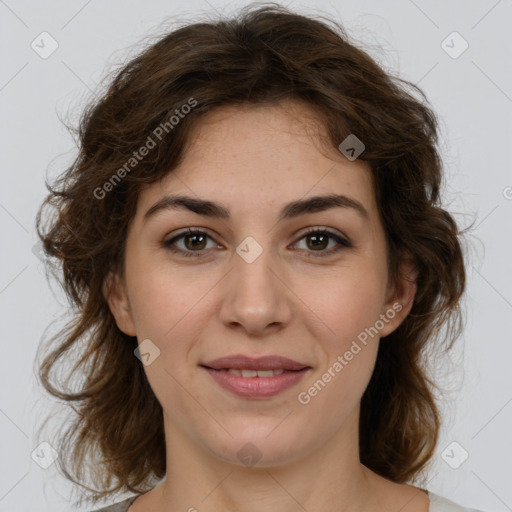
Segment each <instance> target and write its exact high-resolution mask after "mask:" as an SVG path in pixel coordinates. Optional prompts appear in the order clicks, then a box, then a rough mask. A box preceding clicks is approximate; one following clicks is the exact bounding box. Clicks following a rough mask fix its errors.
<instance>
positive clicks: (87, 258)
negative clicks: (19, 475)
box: [37, 3, 465, 502]
mask: <svg viewBox="0 0 512 512" xmlns="http://www.w3.org/2000/svg"><path fill="white" fill-rule="evenodd" d="M414 91H415V92H418V93H419V94H420V95H421V97H422V98H423V100H425V101H421V100H420V99H418V98H416V97H415V96H414V95H413V94H412V93H413V92H414ZM283 99H297V100H302V101H305V102H306V103H308V104H309V105H311V106H312V107H313V108H314V110H315V112H316V114H317V115H318V116H319V118H320V119H321V120H322V123H323V125H324V126H325V128H326V130H327V133H328V136H329V141H330V143H331V144H332V146H333V147H335V148H338V145H339V144H340V143H341V142H342V141H343V140H345V138H346V137H347V136H348V135H350V134H355V135H356V136H357V138H359V139H360V140H361V141H363V142H364V144H365V146H366V147H365V150H364V152H363V153H362V154H361V155H360V156H359V158H360V159H361V160H362V161H365V162H367V163H368V164H369V166H370V170H371V175H372V180H373V183H374V189H375V194H376V200H377V205H378V208H379V212H380V215H381V218H382V222H383V226H384V229H385V234H386V240H387V250H388V261H389V276H390V279H391V280H392V281H393V282H396V280H397V278H398V277H399V273H398V272H399V263H400V261H401V258H402V257H404V255H405V254H408V255H410V256H411V257H412V259H413V261H414V263H415V267H416V269H417V271H418V277H417V293H416V297H415V300H414V304H413V307H412V310H411V312H410V314H409V315H408V316H407V318H406V319H405V320H404V321H403V322H402V324H401V325H400V326H399V327H398V328H397V329H396V330H395V331H394V332H393V333H392V334H390V335H389V336H388V337H387V338H386V339H385V340H383V341H384V342H382V343H381V344H380V348H379V353H378V357H377V362H376V367H375V370H374V373H373V375H372V378H371V381H370V383H369V385H368V387H367V389H366V391H365V393H364V395H363V397H362V403H361V418H360V429H359V430H360V459H361V462H362V463H363V464H364V465H365V466H367V467H368V468H370V469H371V470H373V471H374V472H376V473H378V474H380V475H382V476H384V477H385V478H388V479H390V480H392V481H394V482H399V483H403V482H406V481H408V480H411V479H413V478H416V477H417V476H418V474H419V473H420V471H421V470H424V469H425V467H426V464H427V462H428V461H429V459H430V458H431V456H432V454H433V452H434V449H435V446H436V443H437V439H438V432H439V428H440V417H439V412H438V408H437V406H436V403H435V399H434V395H433V389H434V388H435V384H434V383H433V382H432V381H431V380H430V379H429V377H428V376H427V372H426V368H425V366H424V364H422V361H421V356H422V354H423V352H424V350H426V348H427V346H428V347H430V346H431V345H432V344H433V343H437V344H438V346H440V345H441V344H443V343H444V344H446V349H448V348H451V347H452V345H453V342H454V341H455V340H456V338H458V336H459V335H460V333H461V329H462V312H461V309H460V299H461V297H462V294H463V291H464V288H465V269H464V261H463V254H462V250H461V244H460V241H459V238H458V237H459V236H461V235H462V234H463V232H459V231H458V229H457V225H456V223H455V221H454V219H453V218H452V216H450V214H449V213H447V211H445V210H444V209H443V208H441V206H440V187H441V180H442V176H443V175H442V162H441V159H440V156H439V153H438V150H437V147H436V146H437V141H438V133H437V132H438V121H437V118H436V115H435V114H434V112H433V111H432V110H431V109H430V108H429V106H427V103H428V102H427V101H426V97H425V94H424V93H423V92H422V91H421V90H420V89H419V88H418V87H417V86H416V85H414V84H412V83H410V82H408V81H406V80H404V79H401V78H399V77H397V76H393V75H391V74H390V73H389V72H385V71H384V70H383V69H382V68H381V67H380V66H379V65H377V63H376V62H375V61H374V60H373V59H372V58H371V57H370V56H369V55H368V54H367V53H365V52H364V51H362V50H361V49H359V48H358V47H357V46H356V45H355V43H350V42H349V37H348V36H347V34H346V33H345V30H344V29H343V27H342V26H340V25H339V24H338V23H336V22H334V21H332V20H329V19H324V20H317V19H313V17H309V16H303V15H299V14H297V13H293V12H291V11H290V10H288V9H287V8H284V7H282V6H279V5H277V4H274V3H270V4H269V5H266V6H258V8H257V9H256V8H255V7H254V6H253V5H249V6H247V7H245V8H244V9H242V10H241V11H240V12H239V13H238V14H237V15H236V16H235V17H234V18H232V19H222V20H215V21H211V22H198V23H194V24H188V25H186V26H182V27H180V28H178V29H176V30H173V31H171V32H170V33H168V34H167V35H165V37H162V38H161V39H159V40H158V41H157V42H156V43H154V44H152V45H151V46H150V47H148V48H146V49H145V50H144V51H143V52H141V53H140V54H139V55H138V56H137V57H136V58H134V59H133V60H131V61H130V62H128V63H127V64H126V65H124V67H122V69H120V70H119V71H118V72H117V73H116V74H115V76H114V78H113V80H112V81H111V83H110V84H109V87H108V90H107V91H106V92H105V93H104V94H103V95H102V96H101V98H100V99H99V100H97V101H95V102H94V103H92V104H90V105H89V106H88V108H87V109H86V110H85V112H84V113H83V116H82V118H81V121H80V127H79V154H78V156H77V158H76V160H75V161H74V163H73V164H72V165H71V166H70V167H69V168H68V169H66V170H65V171H64V172H63V174H62V175H61V176H60V178H59V179H58V180H56V182H55V183H54V185H53V186H50V185H47V186H48V189H49V191H50V194H49V195H48V197H47V198H46V200H45V202H44V203H43V205H42V206H41V209H40V210H39V212H38V215H37V230H38V234H39V236H40V237H41V240H42V242H43V245H44V250H45V252H46V254H47V255H48V256H50V257H53V261H56V263H57V265H56V267H55V268H54V270H55V272H56V273H57V274H58V275H59V276H60V277H61V285H62V286H63V288H64V290H65V292H66V294H67V296H68V298H69V300H70V302H71V304H72V306H73V307H74V311H73V314H74V316H73V318H72V320H71V321H70V322H69V323H68V324H67V325H66V326H65V327H64V328H63V329H62V330H61V331H60V332H58V333H57V335H55V336H54V337H53V338H52V339H51V340H50V342H51V343H54V342H55V343H56V345H55V347H53V348H52V350H51V351H50V352H49V353H48V354H47V355H46V356H45V358H44V360H43V361H42V363H41V365H40V367H39V378H40V380H41V382H42V384H43V385H44V387H45V389H46V390H47V391H48V392H49V393H51V394H52V395H53V396H55V397H57V398H59V399H61V400H63V401H64V403H68V404H70V405H72V404H76V408H75V407H73V405H72V407H73V409H74V410H75V411H76V412H77V417H76V418H75V420H74V421H73V422H72V424H71V425H70V426H69V428H68V429H67V430H66V431H65V432H64V433H63V434H62V435H61V437H60V439H59V452H60V454H61V458H60V459H59V465H60V468H61V471H62V472H63V473H64V474H65V476H66V477H67V478H68V479H70V480H72V481H73V482H75V483H78V484H79V485H80V486H83V487H85V488H87V489H89V491H90V498H89V499H90V500H93V501H94V502H97V501H98V500H100V499H102V498H104V497H108V496H109V495H111V494H113V493H117V492H118V491H132V492H136V493H140V492H146V491H147V490H149V488H150V487H151V485H150V480H151V479H152V478H154V477H156V478H158V479H160V478H162V477H163V476H164V475H165V471H166V461H165V441H164V431H163V417H162V408H161V406H160V404H159V402H158V401H157V399H156V397H155V395H154V394H153V391H152V389H151V387H150V385H149V383H148V381H147V379H146V376H145V373H144V370H143V365H142V364H141V362H140V361H139V359H138V358H136V357H135V356H134V349H135V348H136V347H137V340H136V338H135V337H131V336H127V335H126V334H124V333H123V332H121V331H120V330H119V329H118V327H117V325H116V323H115V321H114V318H113V315H112V314H111V312H110V310H109V307H108V304H107V302H106V300H105V298H104V295H103V293H102V286H103V284H104V281H105V278H106V276H107V273H108V272H109V271H113V272H119V273H122V271H123V260H124V242H125V238H126V233H127V228H128V223H129V221H130V219H131V218H132V217H133V215H134V213H135V208H136V204H137V198H138V195H139V192H140V190H141V189H142V187H144V186H145V185H147V184H149V183H152V182H155V181H157V180H159V179H161V178H162V177H164V176H165V175H166V174H167V173H169V172H171V171H172V169H173V168H175V167H176V166H177V165H178V163H179V162H180V159H181V158H182V156H183V154H184V152H185V150H186V147H187V143H188V142H189V134H190V132H191V130H192V128H193V127H194V126H195V125H196V123H197V122H198V121H200V120H201V116H202V114H204V113H206V112H208V111H210V110H211V109H213V108H217V107H219V106H221V105H228V104H231V105H233V104H234V105H236V104H238V105H243V104H263V103H265V104H270V103H275V102H278V101H280V100H283ZM187 104H188V105H190V106H192V105H194V106H193V108H188V109H184V108H182V106H184V105H187ZM180 112H182V113H183V114H186V115H183V116H181V115H180V116H179V117H180V119H179V123H174V122H173V121H172V117H171V116H176V115H179V113H180ZM163 129H164V130H165V138H163V137H162V142H160V141H158V144H156V147H154V148H152V149H151V150H150V151H149V152H148V153H147V155H146V156H145V157H144V158H140V160H139V159H137V162H136V164H134V162H131V160H130V159H133V158H135V157H134V152H137V151H138V150H139V149H140V148H141V146H142V145H144V144H147V145H149V139H148V137H151V138H152V140H153V141H154V142H156V139H157V138H158V137H157V136H156V135H155V134H157V133H163V132H162V130H163ZM159 130H160V131H159ZM127 162H131V164H134V165H131V164H129V165H127ZM122 169H124V171H123V170H122ZM107 183H109V184H110V185H107ZM45 207H50V208H51V215H48V216H47V217H46V221H45V220H43V219H44V217H45V216H44V215H43V210H45ZM74 350H76V351H79V354H80V357H79V358H78V360H77V362H76V364H75V366H74V367H73V369H72V370H71V372H70V373H69V375H68V379H69V378H71V376H72V375H74V374H75V372H76V371H79V374H80V376H81V377H82V378H81V382H80V387H79V389H78V390H75V391H70V390H69V389H68V390H64V389H59V388H57V387H55V386H54V385H53V384H52V383H51V382H50V371H51V370H52V369H53V368H54V367H55V366H56V364H57V362H58V360H59V359H62V360H63V361H64V362H66V361H68V360H69V359H70V358H71V355H72V353H73V351H74ZM98 455H99V458H98V459H94V456H98ZM93 461H94V462H93ZM86 463H88V464H89V469H90V471H91V478H92V479H93V482H94V483H95V485H97V487H98V488H97V489H96V490H91V489H90V488H89V487H88V486H87V485H86V484H85V473H84V470H85V464H86Z"/></svg>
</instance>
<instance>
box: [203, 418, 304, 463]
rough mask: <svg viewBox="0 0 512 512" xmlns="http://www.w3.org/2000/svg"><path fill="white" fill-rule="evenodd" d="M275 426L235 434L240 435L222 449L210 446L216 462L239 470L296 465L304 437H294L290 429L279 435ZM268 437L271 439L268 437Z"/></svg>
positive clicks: (302, 449)
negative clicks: (233, 466)
mask: <svg viewBox="0 0 512 512" xmlns="http://www.w3.org/2000/svg"><path fill="white" fill-rule="evenodd" d="M277 425H278V422H275V421H273V422H272V427H271V428H266V427H267V424H266V423H265V428H261V429H257V428H254V427H253V428H248V429H247V430H246V431H241V430H238V432H239V434H238V435H236V436H234V437H233V438H231V437H230V438H228V439H226V444H225V445H223V446H211V445H210V446H211V449H212V452H213V453H214V454H215V455H216V456H217V457H218V458H219V459H222V460H224V461H225V462H228V463H230V464H234V465H237V466H241V467H244V466H245V467H247V468H271V467H276V466H282V465H286V464H290V463H293V462H295V461H296V460H297V459H299V458H300V455H301V453H302V452H303V451H304V448H305V447H304V446H303V443H304V437H303V435H302V436H301V435H299V433H297V435H293V434H292V433H291V432H290V430H289V429H283V430H282V431H280V432H279V431H278V430H279V428H276V426H277ZM269 433H270V435H269Z"/></svg>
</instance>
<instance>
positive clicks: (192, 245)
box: [187, 235, 205, 249]
mask: <svg viewBox="0 0 512 512" xmlns="http://www.w3.org/2000/svg"><path fill="white" fill-rule="evenodd" d="M195 238H203V241H204V238H205V237H204V236H203V235H189V236H188V237H187V240H189V241H190V240H192V239H195ZM187 245H188V246H189V249H193V248H196V249H197V248H199V249H202V246H201V247H198V246H197V245H194V244H187Z"/></svg>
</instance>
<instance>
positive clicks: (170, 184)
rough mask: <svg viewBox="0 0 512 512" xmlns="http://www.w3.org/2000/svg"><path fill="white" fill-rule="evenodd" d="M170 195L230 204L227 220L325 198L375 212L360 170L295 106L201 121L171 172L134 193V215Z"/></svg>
mask: <svg viewBox="0 0 512 512" xmlns="http://www.w3.org/2000/svg"><path fill="white" fill-rule="evenodd" d="M170 193H172V194H181V195H182V194H186V195H187V196H197V197H199V198H205V199H210V200H212V201H216V202H221V203H223V204H226V205H232V207H230V210H232V212H233V215H234V214H236V213H239V214H240V215H242V214H244V213H246V214H247V215H251V214H252V215H254V213H255V212H257V213H258V214H259V215H261V214H262V213H263V211H266V210H268V209H273V210H276V211H277V210H278V209H280V208H281V206H282V205H283V204H285V203H288V202H291V201H294V200H297V199H300V198H305V197H309V196H318V195H326V194H343V195H346V196H348V197H352V198H354V199H355V200H357V201H359V202H360V203H362V204H363V205H364V207H365V208H366V210H368V212H369V213H370V215H375V213H376V212H375V210H376V205H375V201H374V194H373V187H372V180H371V174H370V170H369V168H368V166H367V164H366V163H365V162H363V161H362V160H355V161H349V160H348V159H347V158H346V157H345V156H344V155H343V154H341V152H339V151H338V150H337V149H336V148H333V147H329V144H328V138H327V133H326V131H325V127H324V126H323V124H322V122H321V120H320V119H319V118H318V117H317V116H316V115H315V112H314V110H313V109H312V108H311V107H310V106H309V105H307V104H305V103H303V102H297V101H295V100H293V101H291V100H288V101H285V102H281V103H280V104H272V105H243V106H232V105H230V106H222V107H218V108H216V109H214V110H212V111H210V112H208V113H207V114H205V115H203V116H202V117H201V118H200V119H199V120H198V123H197V125H196V126H195V127H194V129H193V131H192V133H191V137H190V139H189V143H188V145H187V149H186V150H185V154H184V157H183V160H182V161H181V163H180V164H179V166H178V167H176V168H175V169H174V170H172V172H170V173H168V174H167V175H166V176H165V177H164V178H163V179H162V180H161V181H160V182H157V183H153V184H151V185H149V186H148V187H146V188H145V189H144V190H143V191H142V192H141V194H140V196H139V206H140V208H137V210H138V215H143V214H144V213H145V212H146V211H147V210H148V208H150V207H151V206H152V205H153V204H154V203H155V202H156V201H158V200H159V199H161V198H162V197H163V196H164V195H168V194H170Z"/></svg>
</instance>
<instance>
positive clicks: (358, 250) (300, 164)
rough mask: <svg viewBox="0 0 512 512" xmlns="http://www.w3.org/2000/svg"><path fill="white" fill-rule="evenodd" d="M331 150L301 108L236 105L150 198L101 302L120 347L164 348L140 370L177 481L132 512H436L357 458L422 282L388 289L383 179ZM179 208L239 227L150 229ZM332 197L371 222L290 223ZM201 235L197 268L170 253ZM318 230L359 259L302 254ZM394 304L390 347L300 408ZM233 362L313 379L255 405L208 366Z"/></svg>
mask: <svg viewBox="0 0 512 512" xmlns="http://www.w3.org/2000/svg"><path fill="white" fill-rule="evenodd" d="M317 135H323V136H326V134H325V132H324V129H323V127H322V125H321V124H320V122H319V120H318V119H317V118H316V117H315V113H314V112H313V111H312V110H311V108H310V107H309V106H308V105H306V104H303V103H301V102H297V101H289V100H288V101H286V102H282V103H280V104H278V105H277V104H274V105H266V106H261V105H260V106H254V105H252V106H250V107H243V108H242V107H239V106H238V107H233V106H229V107H226V106H223V107H221V108H218V109H216V110H214V111H211V112H210V113H208V114H207V115H206V116H204V117H203V118H202V120H201V123H200V124H199V125H198V127H197V130H196V131H195V133H194V137H193V138H192V140H191V144H190V147H189V149H188V150H187V152H186V155H185V158H184V160H183V161H182V162H181V164H180V166H179V167H178V168H176V169H175V170H173V171H172V172H171V173H169V174H168V175H167V176H166V177H165V178H164V179H163V180H162V181H161V182H158V183H154V184H151V185H150V186H148V187H147V188H145V189H144V190H143V191H142V192H141V194H140V196H139V199H138V206H137V212H136V215H135V217H134V218H133V220H132V222H131V224H130V226H129V230H128V234H127V242H126V255H125V262H124V263H125V266H124V275H123V276H120V275H110V276H109V278H108V280H107V281H106V283H107V284H108V286H105V296H106V298H107V300H108V302H109V305H110V308H111V311H112V313H113V315H114V317H115V319H116V322H117V325H118V327H119V328H120V329H121V330H122V331H123V332H125V333H126V334H128V335H131V336H137V339H138V341H139V343H141V342H142V341H143V340H145V339H150V340H151V342H152V343H154V345H155V346H157V347H158V349H159V350H160V354H159V356H158V357H156V358H155V359H154V361H153V362H151V364H149V365H147V366H144V370H145V372H146V375H147V378H148V380H149V382H150V384H151V387H152V389H153V391H154V393H155V395H156V396H157V398H158V400H159V401H160V403H161V404H162V407H163V411H164V426H165V435H166V455H167V475H166V478H165V479H164V480H163V481H162V482H161V483H160V484H159V485H157V486H156V487H155V488H154V489H153V490H151V491H150V492H148V493H146V494H144V495H142V496H140V497H139V498H138V499H137V500H136V501H135V502H134V503H133V504H132V505H131V507H130V508H129V512H144V511H146V512H147V511H148V510H154V511H158V512H175V511H178V510H182V511H187V510H188V511H193V510H198V511H201V512H213V511H218V510H225V511H243V512H256V511H258V512H267V511H269V512H270V511H271V512H275V511H276V510H280V511H283V512H292V511H293V512H295V511H297V510H307V511H308V512H315V511H318V512H320V511H322V512H334V511H336V512H340V511H345V510H347V511H348V510H350V511H362V510H372V511H377V512H378V511H397V512H398V511H399V510H400V511H401V512H426V511H427V510H428V504H429V502H428V497H427V495H426V494H425V493H423V492H422V491H421V490H419V489H418V488H416V487H413V486H411V485H407V484H396V483H393V482H391V481H389V480H386V479H384V478H382V477H380V476H378V475H376V474H375V473H373V472H372V471H370V470H369V469H368V468H366V467H365V466H363V465H362V464H361V463H360V460H359V453H358V421H359V413H360V409H359V408H360V400H361V397H362V395H363V392H364V390H365V388H366V386H367V384H368V382H369V380H370V377H371V374H372V372H373V368H374V364H375V359H376V356H377V350H378V345H379V343H380V338H381V337H384V336H387V335H388V334H390V333H391V332H392V331H393V330H395V329H396V328H397V327H398V326H399V325H400V323H401V322H402V321H403V320H404V318H405V317H406V316H407V314H408V313H409V311H410V308H411V307H412V303H413V300H414V295H415V293H416V284H415V283H414V279H415V277H416V274H415V273H414V272H413V268H412V266H411V265H410V264H409V263H408V262H407V261H406V260H404V262H403V264H402V272H404V273H405V274H406V275H408V278H409V280H400V281H399V282H397V283H391V282H390V281H389V280H388V273H387V262H386V242H385V234H384V229H383V226H382V224H381V221H380V218H379V213H378V210H377V205H376V202H375V197H374V191H373V188H372V181H371V175H370V172H369V169H368V167H367V165H366V164H365V163H364V162H362V161H361V160H355V161H349V160H348V159H347V158H346V157H345V156H344V155H342V154H341V153H340V152H339V151H337V150H336V149H335V148H331V149H328V148H326V147H325V146H322V145H321V144H319V141H320V139H319V138H318V136H317ZM171 193H172V194H178V193H179V194H186V195H190V196H193V197H200V198H204V199H209V200H212V201H215V202H220V203H222V204H223V205H225V206H226V207H228V208H229V209H230V211H231V218H230V219H214V218H210V217H206V216H201V215H199V214H196V213H193V212H191V211H188V210H172V209H167V210H161V211H159V212H158V213H157V214H155V215H153V216H151V217H149V218H148V219H147V221H146V222H144V221H143V217H144V214H145V212H146V211H147V210H148V209H149V208H150V207H151V206H152V205H153V204H154V203H156V202H157V201H158V200H159V199H161V198H162V197H164V196H165V195H168V194H171ZM332 193H338V194H345V195H347V196H350V197H351V198H354V199H357V200H358V201H359V202H360V203H362V204H363V205H364V207H365V208H366V210H367V211H368V214H369V218H368V219H367V220H364V219H363V218H362V217H360V216H359V215H358V214H357V213H356V211H355V210H352V209H350V208H339V207H337V208H331V209H329V210H326V211H323V212H316V213H307V214H305V215H302V216H300V217H297V218H294V219H291V220H281V221H279V222H278V221H277V215H278V212H279V211H280V209H281V207H282V206H283V205H284V204H285V203H288V202H290V201H293V200H297V199H303V198H305V197H310V196H313V195H326V194H332ZM188 227H195V228H197V229H202V230H205V231H206V232H207V234H208V235H209V236H210V237H211V238H206V241H204V239H199V240H194V239H190V238H189V239H188V240H187V238H186V237H185V238H181V239H180V240H178V241H176V242H175V247H176V246H177V247H178V248H181V249H182V250H183V251H187V250H188V251H189V252H193V251H196V253H197V251H198V250H199V251H202V253H201V255H200V256H199V257H197V258H194V257H188V258H187V257H185V256H180V255H178V254H175V253H173V252H171V251H170V250H169V249H168V248H166V247H165V246H164V245H163V242H164V241H166V240H170V239H171V238H173V237H174V236H176V235H177V234H181V231H184V228H188ZM315 227H319V228H327V229H329V230H330V231H333V232H334V233H336V234H339V235H341V236H343V237H344V238H346V239H348V240H349V241H350V242H351V243H352V244H353V247H341V250H340V251H339V252H337V253H333V254H331V255H326V256H322V255H321V254H320V253H321V251H323V252H324V253H327V252H328V251H329V249H331V248H334V247H338V244H337V243H336V241H335V240H334V239H330V238H329V239H327V240H328V241H325V242H323V244H322V243H321V244H320V248H317V246H315V245H314V240H313V243H312V240H311V237H306V238H304V233H305V232H306V231H307V229H308V228H315ZM247 236H251V237H253V238H254V239H255V240H256V241H257V243H258V244H259V245H260V246H261V248H262V253H261V254H260V255H259V257H258V258H256V259H255V260H254V261H253V262H252V263H247V262H246V261H245V260H244V259H243V258H242V257H240V256H239V254H238V253H237V252H236V248H237V246H239V244H240V243H241V242H242V241H243V240H244V239H245V238H246V237H247ZM187 242H188V243H187ZM197 246H199V249H196V247H197ZM315 256H317V257H315ZM397 303H399V304H400V305H401V307H402V309H401V310H400V311H399V312H398V313H396V314H395V315H394V318H393V319H388V322H387V323H385V325H384V327H383V328H382V329H381V330H380V333H379V335H377V336H374V337H373V338H370V341H369V342H368V344H367V345H366V346H364V348H363V349H362V350H361V351H360V352H359V353H358V354H357V355H355V356H354V358H353V359H352V360H351V361H350V362H349V363H348V364H347V365H346V366H345V367H344V368H343V370H342V371H341V372H339V373H337V374H336V376H335V377H334V378H332V379H331V381H330V382H329V383H328V384H327V385H326V386H325V387H324V388H323V389H322V391H321V392H319V393H318V394H317V395H316V396H315V397H313V398H311V401H310V402H309V403H308V404H307V405H303V404H301V403H299V401H298V399H297V396H298V394H299V393H300V392H301V391H307V390H308V388H309V387H311V386H312V385H313V383H314V382H315V381H317V380H318V379H320V378H321V376H322V374H323V373H324V372H326V371H327V370H328V368H329V367H332V365H333V363H334V362H335V361H336V359H337V357H338V356H339V355H343V354H344V353H345V352H346V351H347V350H348V349H349V348H350V346H351V343H352V342H353V340H355V339H356V338H357V335H358V334H359V333H361V332H362V331H364V329H365V328H369V327H370V326H374V325H375V322H376V320H378V319H379V315H381V314H386V312H387V311H389V310H390V308H392V306H393V304H397ZM386 318H388V317H386ZM384 342H385V341H384ZM232 354H246V355H251V356H259V355H268V354H278V355H283V356H285V357H289V358H291V359H295V360H297V361H299V362H302V363H304V364H307V365H309V366H311V367H312V369H311V370H310V371H309V372H308V374H306V375H305V376H304V378H303V379H302V381H301V382H300V383H298V384H297V385H295V386H293V387H292V388H289V389H287V390H286V391H284V392H282V393H280V394H278V395H276V396H274V397H270V398H266V399H248V398H241V397H237V396H235V395H232V394H231V393H229V392H228V391H225V390H224V389H222V388H221V387H219V386H218V385H217V384H216V383H215V381H214V380H213V379H212V378H211V376H210V375H209V374H208V373H207V372H205V371H204V370H202V369H201V368H200V367H199V366H198V365H199V364H200V363H204V362H206V361H208V360H211V359H215V358H217V357H221V356H226V355H232ZM249 442H250V443H252V444H253V445H254V446H255V447H256V448H257V450H258V453H259V455H260V457H261V458H260V459H259V460H258V462H257V463H256V464H255V465H253V466H250V467H249V466H246V465H244V463H243V462H242V461H241V460H239V458H238V457H237V452H238V451H239V450H240V449H241V448H242V447H243V446H244V445H246V443H249Z"/></svg>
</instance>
